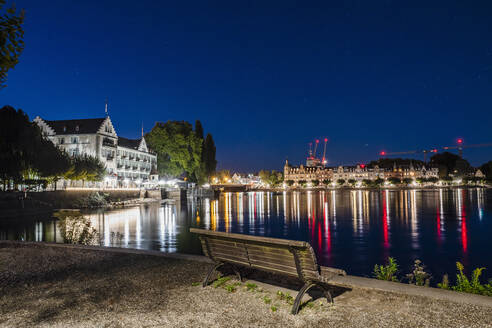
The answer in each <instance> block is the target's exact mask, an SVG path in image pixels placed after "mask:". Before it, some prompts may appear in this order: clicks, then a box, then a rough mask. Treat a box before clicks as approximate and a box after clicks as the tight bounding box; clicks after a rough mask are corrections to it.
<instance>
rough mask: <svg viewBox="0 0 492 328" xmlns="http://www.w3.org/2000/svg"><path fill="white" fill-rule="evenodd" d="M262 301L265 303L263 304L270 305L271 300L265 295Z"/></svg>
mask: <svg viewBox="0 0 492 328" xmlns="http://www.w3.org/2000/svg"><path fill="white" fill-rule="evenodd" d="M263 301H264V302H265V304H270V303H272V299H271V298H270V297H268V296H266V295H265V297H263Z"/></svg>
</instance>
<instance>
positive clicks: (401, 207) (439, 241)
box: [0, 188, 492, 283]
mask: <svg viewBox="0 0 492 328" xmlns="http://www.w3.org/2000/svg"><path fill="white" fill-rule="evenodd" d="M86 215H87V217H89V218H90V220H91V222H92V224H93V226H94V227H95V228H96V229H97V230H99V232H100V239H101V244H102V245H106V246H118V247H129V248H138V249H151V250H160V251H163V252H183V253H192V254H200V252H201V249H200V244H199V241H198V239H197V238H196V236H194V235H191V234H190V233H189V232H188V229H189V227H202V228H206V229H211V230H217V231H227V232H234V233H242V234H250V235H257V236H268V237H278V238H286V239H295V240H305V241H308V242H309V243H310V244H311V245H312V246H313V248H314V250H315V252H316V254H317V257H318V260H319V262H320V264H322V265H326V266H333V267H337V268H343V269H345V270H346V271H347V272H348V273H349V274H354V275H364V276H370V275H371V272H372V269H373V267H374V264H376V263H383V262H384V261H385V259H386V258H387V257H388V256H392V257H394V258H395V259H396V260H397V262H398V263H399V264H400V268H401V271H402V273H408V272H409V271H410V268H411V265H412V263H413V261H414V260H415V259H420V260H422V261H423V263H424V264H425V265H426V267H427V269H428V270H427V271H428V272H431V273H432V275H433V277H434V279H433V283H436V282H438V281H440V280H441V277H442V275H443V274H444V273H449V274H451V275H452V276H453V277H454V273H455V271H456V269H455V268H456V266H455V263H456V261H460V262H462V263H463V264H464V265H465V268H466V269H467V271H470V269H473V268H475V267H482V266H484V267H487V268H488V270H486V271H485V273H484V275H485V277H492V255H491V249H492V190H490V189H482V188H473V189H434V190H370V191H369V190H333V191H331V190H327V191H307V192H284V193H279V194H274V193H271V192H249V193H222V194H221V195H220V197H219V198H218V199H208V198H203V199H196V200H194V201H191V200H189V202H188V204H187V205H182V206H180V205H178V206H176V205H159V204H150V205H149V204H148V205H141V206H139V207H133V208H126V209H119V210H111V211H106V212H104V211H94V212H90V213H87V214H86ZM115 234H117V235H118V236H119V237H118V238H115ZM0 239H11V240H34V241H59V242H60V241H61V240H60V233H59V231H58V229H57V226H56V223H55V221H53V220H52V219H50V218H46V219H42V218H36V219H30V220H22V221H19V220H15V221H3V222H0Z"/></svg>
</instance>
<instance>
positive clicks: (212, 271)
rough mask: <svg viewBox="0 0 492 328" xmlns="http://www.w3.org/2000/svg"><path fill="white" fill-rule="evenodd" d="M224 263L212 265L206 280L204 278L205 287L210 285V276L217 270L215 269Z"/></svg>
mask: <svg viewBox="0 0 492 328" xmlns="http://www.w3.org/2000/svg"><path fill="white" fill-rule="evenodd" d="M222 265H224V263H219V264H216V265H214V266H213V267H211V268H210V270H208V273H207V276H206V277H205V280H203V287H207V286H208V281H209V279H210V276H211V275H212V273H214V272H215V270H217V269H218V268H220V267H221V266H222Z"/></svg>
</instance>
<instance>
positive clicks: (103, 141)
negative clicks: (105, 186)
mask: <svg viewBox="0 0 492 328" xmlns="http://www.w3.org/2000/svg"><path fill="white" fill-rule="evenodd" d="M34 122H35V123H36V124H37V125H38V126H39V127H40V128H41V131H42V133H43V135H44V136H45V137H47V138H48V139H49V140H50V141H51V142H53V144H55V145H56V146H57V147H58V148H59V149H61V150H63V151H65V152H66V153H67V154H69V155H70V156H78V155H88V156H93V157H96V158H98V159H99V160H100V161H101V162H102V163H103V164H104V165H105V166H106V170H107V173H108V177H110V178H111V179H112V180H116V179H115V178H116V177H117V178H118V180H120V181H123V180H125V179H128V180H141V181H145V180H148V179H149V177H150V175H151V174H155V171H156V170H157V155H156V154H155V153H153V152H151V151H150V150H149V149H148V147H147V144H146V142H145V139H144V137H143V135H142V137H141V138H140V139H127V138H123V137H118V135H117V134H116V131H115V129H114V127H113V123H112V122H111V119H110V118H109V116H107V117H105V118H93V119H76V120H58V121H48V120H43V119H42V118H41V117H39V116H37V117H36V118H35V119H34ZM142 132H143V131H142ZM114 182H115V183H116V181H114Z"/></svg>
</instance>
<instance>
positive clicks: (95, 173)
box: [65, 155, 106, 181]
mask: <svg viewBox="0 0 492 328" xmlns="http://www.w3.org/2000/svg"><path fill="white" fill-rule="evenodd" d="M70 162H71V166H70V169H69V170H68V171H67V172H66V173H65V178H66V179H68V180H83V181H102V180H103V179H104V177H105V176H106V166H105V165H104V164H103V163H102V162H101V161H100V160H99V159H98V158H96V157H93V156H89V155H82V156H75V157H72V158H71V159H70Z"/></svg>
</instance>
